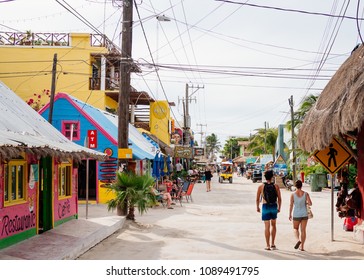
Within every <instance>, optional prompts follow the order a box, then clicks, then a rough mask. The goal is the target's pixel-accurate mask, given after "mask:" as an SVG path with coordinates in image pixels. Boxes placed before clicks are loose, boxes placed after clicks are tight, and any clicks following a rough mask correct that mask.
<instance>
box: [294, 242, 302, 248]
mask: <svg viewBox="0 0 364 280" xmlns="http://www.w3.org/2000/svg"><path fill="white" fill-rule="evenodd" d="M300 245H301V241H297V243H296V245H294V248H295V249H298V247H300Z"/></svg>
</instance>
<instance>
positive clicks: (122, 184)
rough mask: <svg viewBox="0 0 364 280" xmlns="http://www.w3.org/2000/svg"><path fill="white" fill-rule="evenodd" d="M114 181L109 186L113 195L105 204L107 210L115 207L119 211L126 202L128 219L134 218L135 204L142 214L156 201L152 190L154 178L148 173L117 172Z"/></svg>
mask: <svg viewBox="0 0 364 280" xmlns="http://www.w3.org/2000/svg"><path fill="white" fill-rule="evenodd" d="M116 177H117V178H116V181H115V182H114V183H113V184H111V185H110V186H109V189H110V191H112V192H113V193H114V195H115V197H114V198H112V199H110V200H109V201H108V204H107V208H108V210H109V211H110V210H112V209H115V208H116V209H117V210H118V211H120V209H121V208H122V206H123V204H124V203H125V202H126V203H127V207H128V210H127V211H128V213H127V215H126V218H127V219H128V220H135V206H136V207H137V208H138V211H139V213H140V214H141V215H142V214H144V213H146V212H147V211H148V207H149V205H150V204H151V203H155V202H156V197H155V195H154V193H153V191H152V188H153V187H152V186H153V185H154V178H153V177H151V176H150V175H136V174H134V173H131V172H117V173H116Z"/></svg>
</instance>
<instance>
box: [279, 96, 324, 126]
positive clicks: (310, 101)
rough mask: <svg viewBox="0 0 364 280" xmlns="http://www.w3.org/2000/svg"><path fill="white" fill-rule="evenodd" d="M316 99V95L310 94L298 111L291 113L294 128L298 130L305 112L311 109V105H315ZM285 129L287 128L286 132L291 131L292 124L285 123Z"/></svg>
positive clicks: (289, 122)
mask: <svg viewBox="0 0 364 280" xmlns="http://www.w3.org/2000/svg"><path fill="white" fill-rule="evenodd" d="M317 98H318V95H313V94H310V95H309V96H307V97H306V98H305V99H304V100H303V102H302V104H301V106H300V107H299V109H298V110H297V111H296V112H294V113H293V122H294V128H298V129H299V127H300V126H301V124H302V122H303V119H304V118H305V116H306V114H307V112H308V111H309V110H310V109H311V108H312V106H313V105H315V103H316V101H317ZM286 127H287V130H288V131H291V130H292V122H291V121H288V122H286Z"/></svg>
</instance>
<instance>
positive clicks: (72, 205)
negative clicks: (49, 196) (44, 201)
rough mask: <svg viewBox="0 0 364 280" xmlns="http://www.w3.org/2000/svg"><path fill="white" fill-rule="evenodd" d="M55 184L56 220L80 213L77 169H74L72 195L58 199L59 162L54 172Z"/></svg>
mask: <svg viewBox="0 0 364 280" xmlns="http://www.w3.org/2000/svg"><path fill="white" fill-rule="evenodd" d="M53 174H54V176H53V185H54V204H53V207H54V208H53V213H54V222H57V221H60V220H63V219H65V218H68V217H71V216H74V215H76V214H77V213H78V207H77V179H78V177H77V169H76V168H73V170H72V196H71V197H68V198H64V199H58V178H59V177H58V164H56V165H55V169H54V172H53Z"/></svg>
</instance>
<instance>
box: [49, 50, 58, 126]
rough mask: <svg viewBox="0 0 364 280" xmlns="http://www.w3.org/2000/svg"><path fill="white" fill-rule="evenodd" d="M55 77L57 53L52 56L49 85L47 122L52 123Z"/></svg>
mask: <svg viewBox="0 0 364 280" xmlns="http://www.w3.org/2000/svg"><path fill="white" fill-rule="evenodd" d="M56 77H57V54H56V53H55V54H54V56H53V67H52V85H51V97H50V100H49V116H48V122H49V123H50V124H52V121H53V105H54V95H55V92H56Z"/></svg>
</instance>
